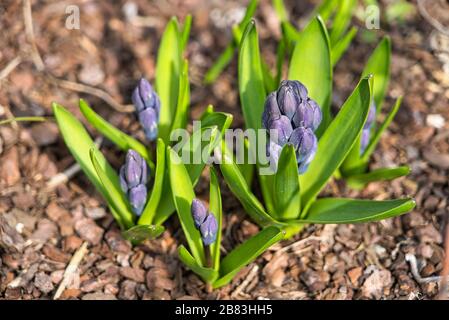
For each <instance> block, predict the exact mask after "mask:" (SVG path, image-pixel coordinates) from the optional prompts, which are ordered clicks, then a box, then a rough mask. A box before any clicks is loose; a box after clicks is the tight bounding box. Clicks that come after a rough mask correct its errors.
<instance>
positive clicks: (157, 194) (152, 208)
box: [138, 139, 165, 225]
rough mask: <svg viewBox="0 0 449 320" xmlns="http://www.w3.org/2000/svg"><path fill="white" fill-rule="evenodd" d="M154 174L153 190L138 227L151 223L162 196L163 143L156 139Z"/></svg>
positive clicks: (163, 170)
mask: <svg viewBox="0 0 449 320" xmlns="http://www.w3.org/2000/svg"><path fill="white" fill-rule="evenodd" d="M156 161H157V162H156V164H157V166H156V173H155V175H154V182H153V189H152V190H151V195H150V199H149V200H148V202H147V204H146V205H145V208H144V209H143V212H142V215H141V216H140V218H139V221H138V224H139V225H149V224H151V223H152V222H153V218H154V216H155V215H156V211H157V208H158V206H159V201H160V199H161V195H162V187H163V185H164V176H165V143H164V141H163V140H162V139H157V159H156Z"/></svg>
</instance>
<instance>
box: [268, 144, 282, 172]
mask: <svg viewBox="0 0 449 320" xmlns="http://www.w3.org/2000/svg"><path fill="white" fill-rule="evenodd" d="M281 151H282V147H281V146H280V145H278V144H277V143H276V142H274V141H272V140H270V141H269V142H268V144H267V157H268V159H269V160H270V164H271V166H272V169H276V168H277V165H278V162H279V157H280V156H281Z"/></svg>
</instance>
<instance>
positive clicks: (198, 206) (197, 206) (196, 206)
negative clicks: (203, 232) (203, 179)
mask: <svg viewBox="0 0 449 320" xmlns="http://www.w3.org/2000/svg"><path fill="white" fill-rule="evenodd" d="M190 211H191V213H192V217H193V222H194V223H195V227H196V228H197V229H199V228H200V226H201V224H202V223H203V222H204V220H206V216H207V210H206V207H205V206H204V204H203V203H202V202H201V200H198V199H193V201H192V206H191V208H190Z"/></svg>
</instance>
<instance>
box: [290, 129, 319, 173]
mask: <svg viewBox="0 0 449 320" xmlns="http://www.w3.org/2000/svg"><path fill="white" fill-rule="evenodd" d="M289 143H291V144H292V145H293V146H294V148H295V150H296V160H297V162H298V173H299V174H302V173H304V172H305V171H306V170H307V168H308V166H309V164H310V162H311V161H312V160H313V157H314V156H315V153H316V149H317V145H318V142H317V138H316V136H315V134H314V133H313V131H312V130H311V129H310V128H304V127H299V128H296V129H295V130H293V133H292V135H291V136H290V139H289Z"/></svg>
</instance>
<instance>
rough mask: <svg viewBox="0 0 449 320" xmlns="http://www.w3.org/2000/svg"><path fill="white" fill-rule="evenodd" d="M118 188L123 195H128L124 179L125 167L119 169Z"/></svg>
mask: <svg viewBox="0 0 449 320" xmlns="http://www.w3.org/2000/svg"><path fill="white" fill-rule="evenodd" d="M119 178H120V187H121V188H122V191H123V192H124V193H128V184H127V183H126V177H125V166H121V167H120V173H119Z"/></svg>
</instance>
